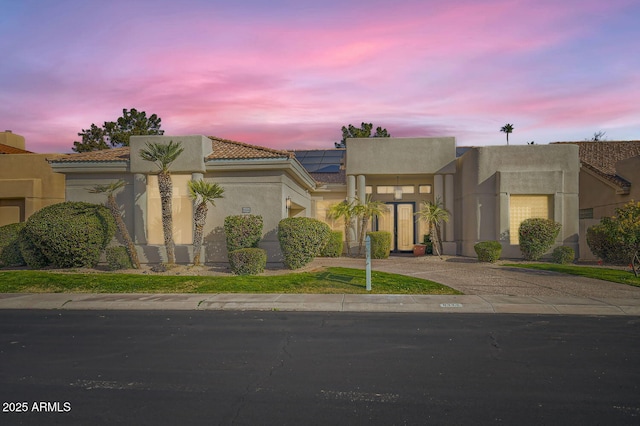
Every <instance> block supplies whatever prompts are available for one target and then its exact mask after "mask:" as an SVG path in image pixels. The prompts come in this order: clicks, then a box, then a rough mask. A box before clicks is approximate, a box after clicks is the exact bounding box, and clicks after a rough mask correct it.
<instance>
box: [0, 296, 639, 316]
mask: <svg viewBox="0 0 640 426" xmlns="http://www.w3.org/2000/svg"><path fill="white" fill-rule="evenodd" d="M0 309H61V310H73V309H77V310H99V309H107V310H261V311H272V310H274V311H275V310H277V311H321V312H430V313H451V312H455V313H488V314H499V313H511V314H563V315H634V316H639V315H640V300H639V299H630V300H629V299H606V298H605V299H592V298H579V297H562V296H537V297H533V296H504V295H486V296H479V295H462V296H429V295H381V294H239V293H229V294H82V293H66V294H59V293H57V294H1V295H0Z"/></svg>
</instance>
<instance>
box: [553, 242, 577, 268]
mask: <svg viewBox="0 0 640 426" xmlns="http://www.w3.org/2000/svg"><path fill="white" fill-rule="evenodd" d="M551 258H552V259H553V261H554V262H555V263H560V264H561V265H564V264H567V263H571V262H573V260H574V259H575V258H576V252H575V251H574V250H573V249H572V248H571V247H567V246H559V247H556V248H555V249H553V253H551Z"/></svg>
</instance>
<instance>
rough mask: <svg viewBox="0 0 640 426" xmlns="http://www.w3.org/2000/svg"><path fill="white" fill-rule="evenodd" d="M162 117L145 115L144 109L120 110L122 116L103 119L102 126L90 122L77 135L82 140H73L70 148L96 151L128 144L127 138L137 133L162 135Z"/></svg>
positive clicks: (76, 150) (77, 150) (78, 150)
mask: <svg viewBox="0 0 640 426" xmlns="http://www.w3.org/2000/svg"><path fill="white" fill-rule="evenodd" d="M161 121H162V119H161V118H160V117H158V116H157V115H156V114H151V115H150V116H149V117H147V113H146V112H144V111H138V110H136V109H135V108H131V110H130V111H128V110H127V109H126V108H125V109H123V110H122V117H120V118H118V119H117V120H116V121H105V122H104V124H103V125H102V127H98V126H96V125H95V124H91V127H89V128H88V129H82V132H80V133H78V136H81V137H82V142H74V143H73V147H72V148H71V149H72V150H73V151H75V152H89V151H98V150H101V149H108V148H118V147H121V146H129V138H130V137H131V136H138V135H162V134H164V130H160V125H161Z"/></svg>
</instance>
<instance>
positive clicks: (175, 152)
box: [140, 141, 184, 265]
mask: <svg viewBox="0 0 640 426" xmlns="http://www.w3.org/2000/svg"><path fill="white" fill-rule="evenodd" d="M182 151H184V148H182V146H181V144H180V143H179V142H177V143H173V141H169V144H168V145H164V144H159V143H149V142H147V148H146V149H142V150H140V157H141V158H142V159H143V160H146V161H151V162H153V163H156V165H157V166H158V168H159V169H160V172H158V189H159V191H160V204H161V205H162V232H163V234H164V245H165V247H166V249H167V263H168V264H170V265H173V264H174V263H176V257H175V243H174V241H173V215H172V212H171V209H172V206H171V204H172V203H171V198H172V197H173V183H172V182H171V174H170V173H169V167H170V166H171V164H172V163H173V162H174V161H175V160H176V159H177V158H178V157H179V156H180V154H182Z"/></svg>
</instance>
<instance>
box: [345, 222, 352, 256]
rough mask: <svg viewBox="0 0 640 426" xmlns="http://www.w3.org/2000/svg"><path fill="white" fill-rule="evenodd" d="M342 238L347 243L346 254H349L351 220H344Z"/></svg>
mask: <svg viewBox="0 0 640 426" xmlns="http://www.w3.org/2000/svg"><path fill="white" fill-rule="evenodd" d="M344 239H345V242H346V243H347V256H351V221H347V219H345V220H344Z"/></svg>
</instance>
